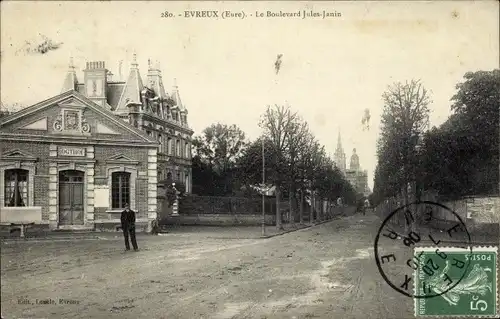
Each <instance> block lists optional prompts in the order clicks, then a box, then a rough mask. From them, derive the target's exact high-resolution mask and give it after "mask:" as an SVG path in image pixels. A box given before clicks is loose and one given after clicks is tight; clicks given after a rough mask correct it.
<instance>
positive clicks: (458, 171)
mask: <svg viewBox="0 0 500 319" xmlns="http://www.w3.org/2000/svg"><path fill="white" fill-rule="evenodd" d="M464 79H465V81H464V82H463V83H459V84H458V85H457V86H456V88H457V93H456V94H455V95H454V96H453V98H452V102H453V104H452V106H451V109H452V111H453V114H452V115H451V116H450V117H449V118H448V120H447V121H446V122H444V123H443V124H442V125H441V126H440V127H438V128H436V127H434V128H433V129H432V130H431V131H429V132H428V133H427V134H426V137H425V143H424V147H423V151H422V174H421V175H422V176H423V184H424V186H425V188H426V189H433V190H435V191H437V192H438V193H439V194H440V195H443V196H446V197H450V196H454V197H458V196H464V195H485V194H491V193H496V192H497V189H498V179H499V171H498V169H499V162H498V152H499V149H498V145H499V131H498V130H499V111H498V110H499V109H500V102H499V101H500V91H499V89H498V87H500V70H494V71H491V72H484V71H479V72H474V73H472V72H469V73H466V74H465V75H464Z"/></svg>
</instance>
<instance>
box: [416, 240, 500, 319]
mask: <svg viewBox="0 0 500 319" xmlns="http://www.w3.org/2000/svg"><path fill="white" fill-rule="evenodd" d="M497 252H498V249H497V247H472V253H471V249H470V247H469V248H467V249H466V248H452V247H441V248H439V249H437V248H436V247H434V248H428V247H417V248H415V251H414V256H415V258H418V263H419V266H418V267H416V269H415V274H414V276H413V278H414V289H415V295H418V296H421V297H419V298H415V300H414V302H415V316H416V317H431V316H439V317H453V318H457V317H466V318H467V317H469V318H499V317H500V314H499V312H498V282H497V279H498V278H497V275H498V272H497V260H498V258H497ZM426 295H428V296H429V297H425V296H426Z"/></svg>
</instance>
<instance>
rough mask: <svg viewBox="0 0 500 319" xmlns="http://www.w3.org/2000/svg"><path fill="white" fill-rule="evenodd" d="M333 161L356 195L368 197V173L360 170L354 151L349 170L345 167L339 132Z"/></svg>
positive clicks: (354, 150) (357, 157)
mask: <svg viewBox="0 0 500 319" xmlns="http://www.w3.org/2000/svg"><path fill="white" fill-rule="evenodd" d="M334 161H335V165H336V166H337V168H338V169H339V170H340V171H341V172H342V173H343V174H344V176H345V177H346V179H347V180H348V181H349V183H350V184H351V185H352V187H353V188H354V189H355V190H356V192H357V193H359V194H363V195H364V196H368V195H369V194H370V189H369V188H368V171H366V170H362V169H361V166H360V164H359V156H358V155H357V154H356V149H353V154H352V156H351V160H350V163H349V169H347V167H346V154H345V152H344V149H343V147H342V138H341V136H340V131H339V134H338V138H337V148H336V150H335V153H334Z"/></svg>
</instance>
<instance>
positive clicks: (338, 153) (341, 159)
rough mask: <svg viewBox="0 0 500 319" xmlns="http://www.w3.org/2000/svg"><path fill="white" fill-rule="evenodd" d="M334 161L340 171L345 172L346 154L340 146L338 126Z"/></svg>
mask: <svg viewBox="0 0 500 319" xmlns="http://www.w3.org/2000/svg"><path fill="white" fill-rule="evenodd" d="M334 157H335V163H336V164H337V167H338V168H339V169H340V171H341V172H345V170H346V156H345V153H344V149H343V148H342V138H341V136H340V128H339V134H338V138H337V149H336V150H335V154H334Z"/></svg>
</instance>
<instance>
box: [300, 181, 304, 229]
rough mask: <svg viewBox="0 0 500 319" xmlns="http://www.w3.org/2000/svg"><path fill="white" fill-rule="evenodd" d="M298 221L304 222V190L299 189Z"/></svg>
mask: <svg viewBox="0 0 500 319" xmlns="http://www.w3.org/2000/svg"><path fill="white" fill-rule="evenodd" d="M299 221H300V224H303V223H304V190H303V189H301V190H300V208H299Z"/></svg>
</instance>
